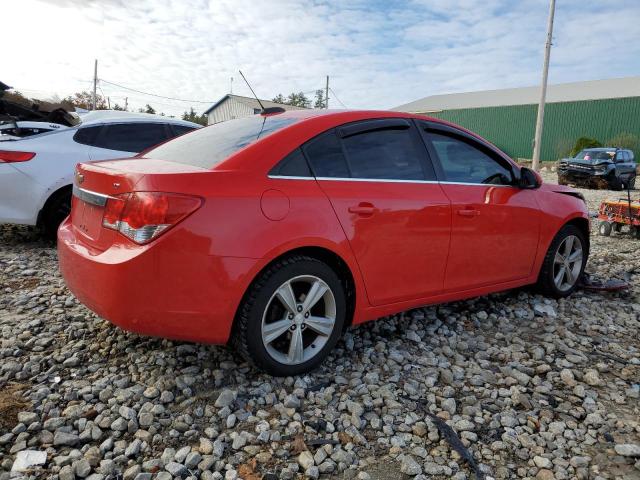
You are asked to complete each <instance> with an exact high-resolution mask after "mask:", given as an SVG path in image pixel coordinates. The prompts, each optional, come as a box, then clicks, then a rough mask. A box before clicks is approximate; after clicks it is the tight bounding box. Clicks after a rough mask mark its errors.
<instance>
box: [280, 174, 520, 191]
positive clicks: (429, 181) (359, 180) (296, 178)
mask: <svg viewBox="0 0 640 480" xmlns="http://www.w3.org/2000/svg"><path fill="white" fill-rule="evenodd" d="M268 177H269V178H273V179H278V180H323V181H337V182H380V183H426V184H435V183H439V184H441V185H467V186H469V187H507V188H517V187H515V186H514V185H500V184H493V183H471V182H448V181H444V180H443V181H438V180H397V179H390V178H389V179H386V178H348V177H294V176H286V175H268Z"/></svg>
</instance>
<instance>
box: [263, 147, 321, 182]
mask: <svg viewBox="0 0 640 480" xmlns="http://www.w3.org/2000/svg"><path fill="white" fill-rule="evenodd" d="M269 175H277V176H280V177H311V176H312V175H311V170H309V165H308V164H307V160H306V159H305V158H304V155H303V154H302V152H301V151H300V149H299V148H297V149H295V150H294V151H293V152H291V153H290V154H289V155H287V156H286V157H284V158H283V159H282V160H281V161H280V162H279V163H278V164H277V165H276V166H275V167H274V168H273V169H272V170H271V171H270V172H269Z"/></svg>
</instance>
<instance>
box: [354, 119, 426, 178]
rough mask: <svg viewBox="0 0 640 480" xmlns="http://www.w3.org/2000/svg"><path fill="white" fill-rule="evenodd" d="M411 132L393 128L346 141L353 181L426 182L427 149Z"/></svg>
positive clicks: (363, 134) (356, 136)
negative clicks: (360, 179) (424, 167)
mask: <svg viewBox="0 0 640 480" xmlns="http://www.w3.org/2000/svg"><path fill="white" fill-rule="evenodd" d="M413 133H415V132H413V131H412V129H410V128H389V129H383V130H373V131H368V132H364V133H359V134H356V135H352V136H350V137H346V138H343V139H342V143H343V144H344V149H345V152H346V155H347V161H348V163H349V168H350V169H351V176H352V177H353V178H366V179H380V180H385V179H386V180H424V179H425V174H424V171H423V160H424V156H425V149H424V146H423V145H420V144H419V143H418V142H419V141H420V140H419V139H418V138H416V137H415V136H414V135H412V134H413Z"/></svg>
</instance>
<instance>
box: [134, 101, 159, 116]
mask: <svg viewBox="0 0 640 480" xmlns="http://www.w3.org/2000/svg"><path fill="white" fill-rule="evenodd" d="M138 112H140V113H150V114H152V115H155V113H156V109H155V108H153V107H152V106H151V105H149V104H148V103H147V104H146V105H145V107H144V108H139V109H138Z"/></svg>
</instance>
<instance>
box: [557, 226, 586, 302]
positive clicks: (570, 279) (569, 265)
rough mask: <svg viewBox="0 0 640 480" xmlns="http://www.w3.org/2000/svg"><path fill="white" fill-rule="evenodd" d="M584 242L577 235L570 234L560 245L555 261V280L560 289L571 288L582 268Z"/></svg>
mask: <svg viewBox="0 0 640 480" xmlns="http://www.w3.org/2000/svg"><path fill="white" fill-rule="evenodd" d="M582 256H583V253H582V242H581V241H580V239H579V238H578V237H577V236H575V235H568V236H567V237H566V238H565V239H564V240H563V241H562V243H560V245H559V246H558V250H557V251H556V255H555V258H554V261H553V281H554V283H555V285H556V287H557V288H558V290H560V291H563V292H565V291H567V290H569V289H571V288H572V287H573V286H574V285H575V284H576V282H577V281H578V277H579V276H580V271H581V269H582Z"/></svg>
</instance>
